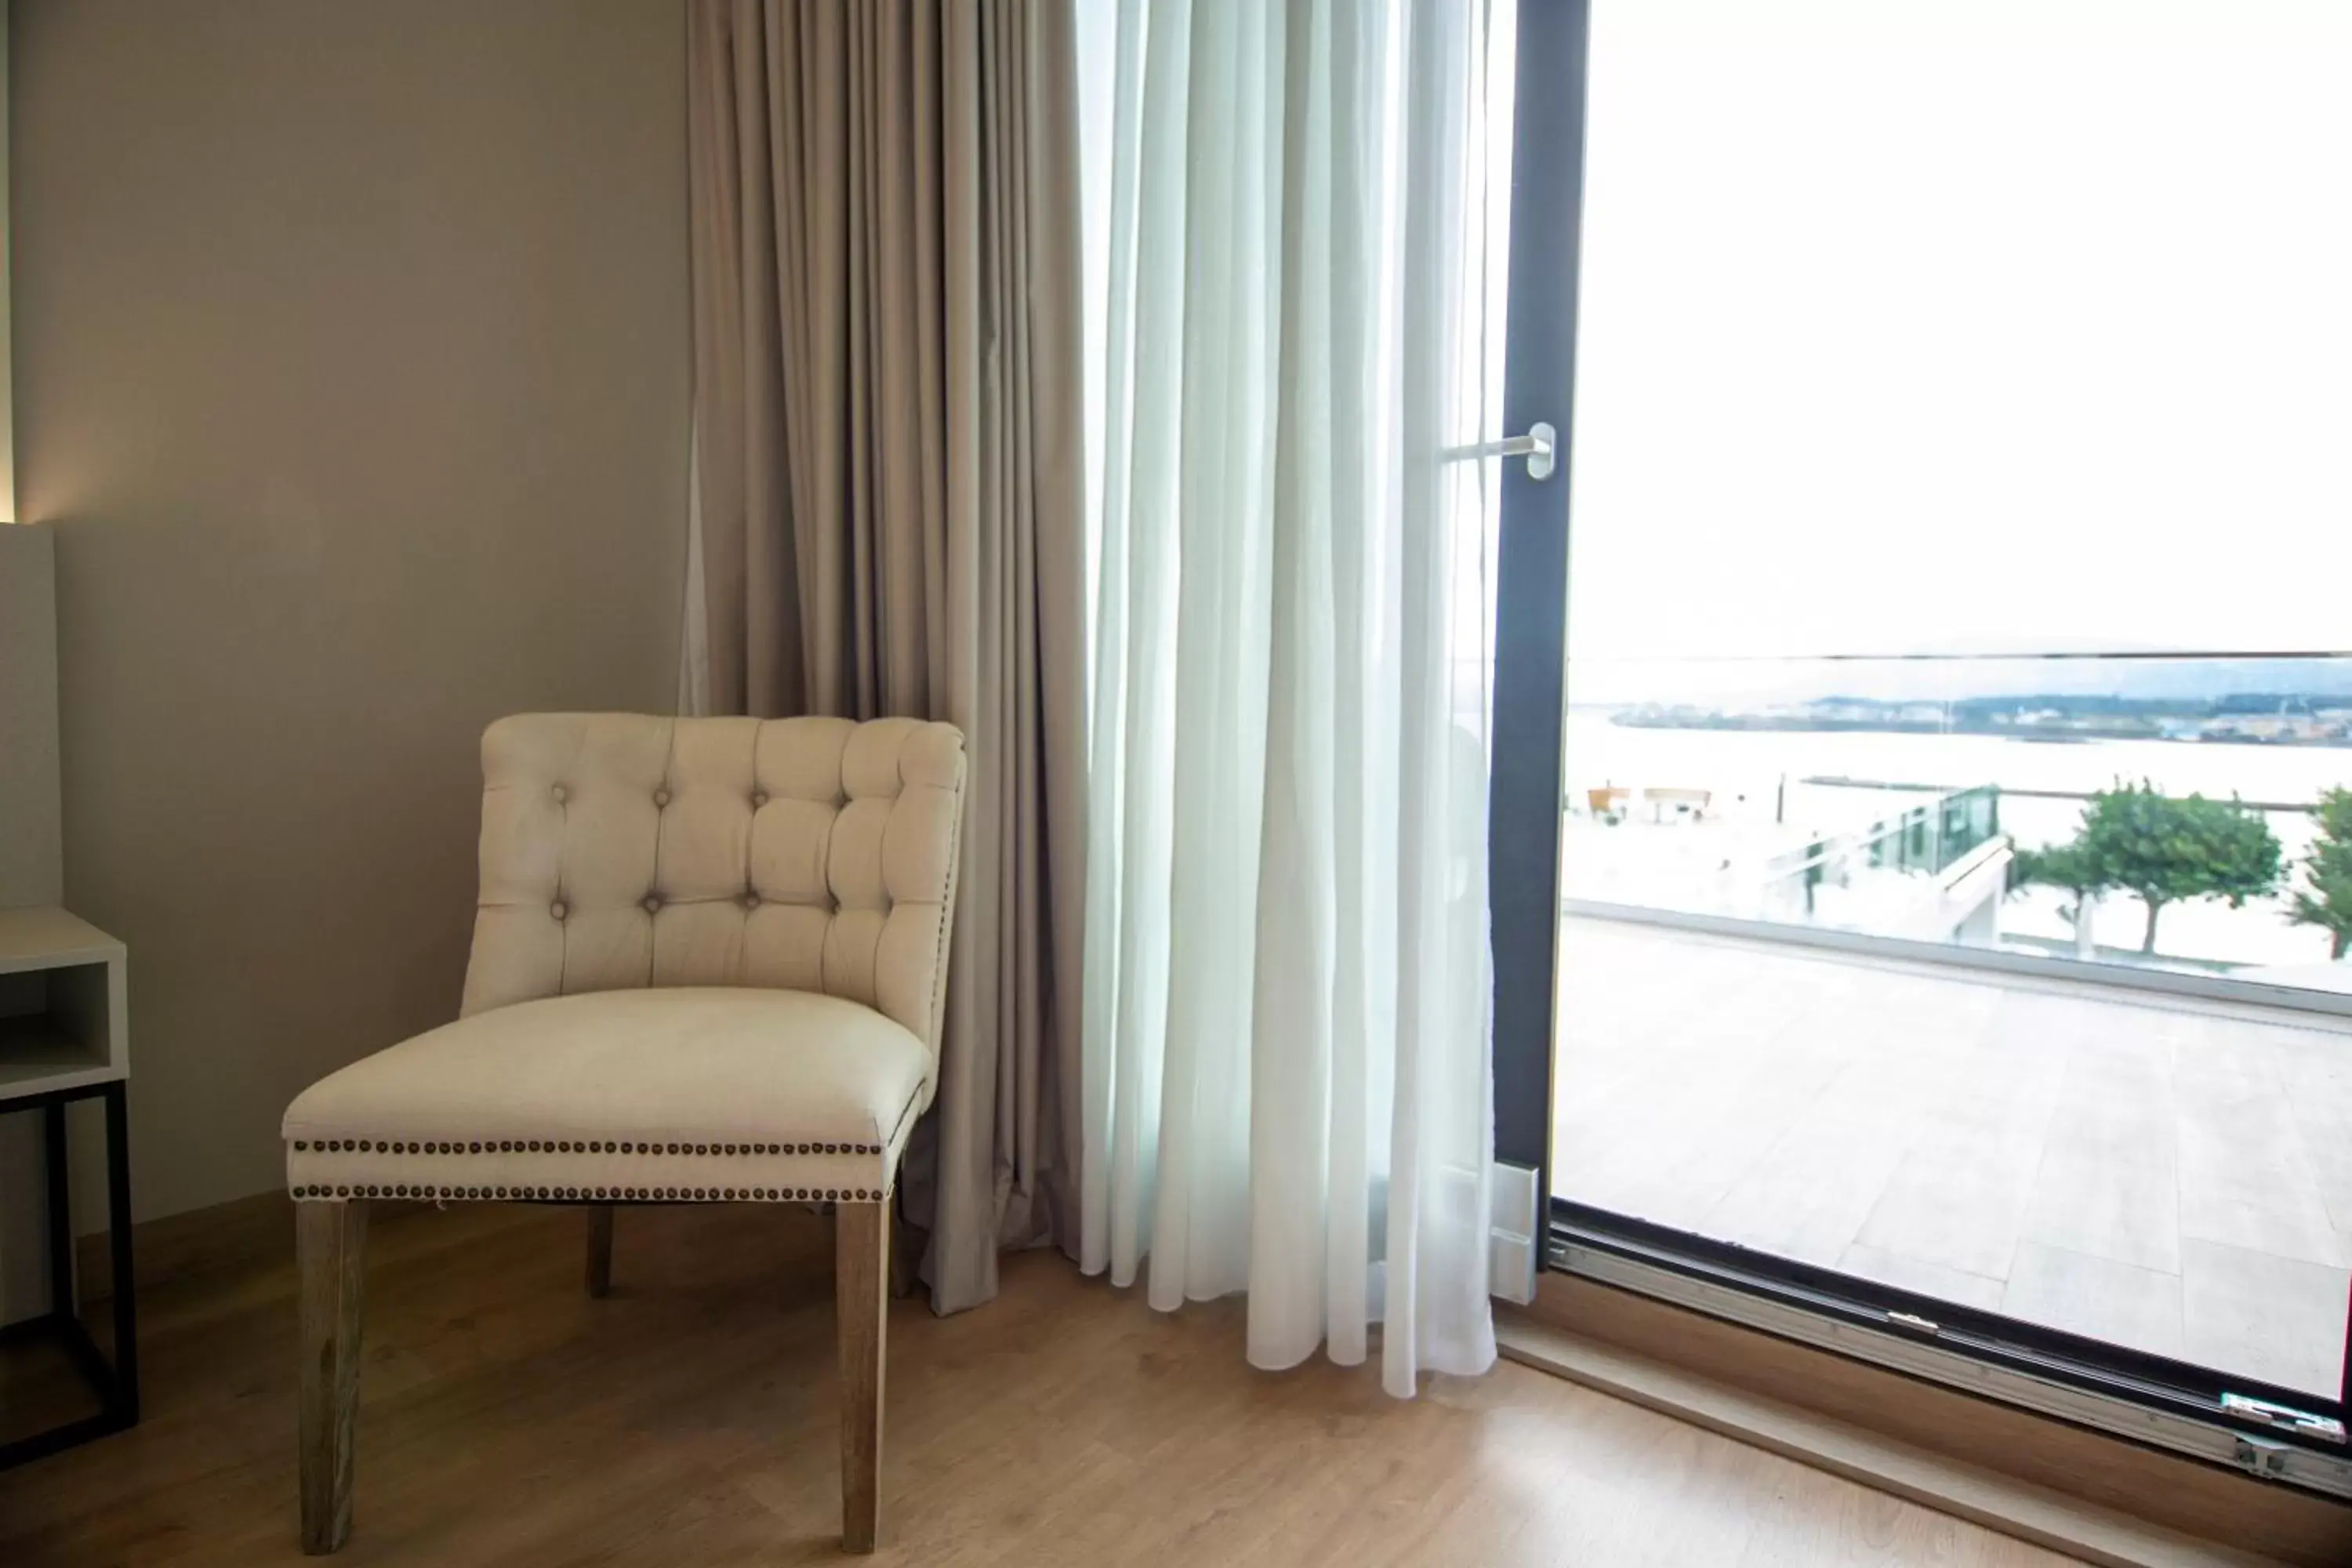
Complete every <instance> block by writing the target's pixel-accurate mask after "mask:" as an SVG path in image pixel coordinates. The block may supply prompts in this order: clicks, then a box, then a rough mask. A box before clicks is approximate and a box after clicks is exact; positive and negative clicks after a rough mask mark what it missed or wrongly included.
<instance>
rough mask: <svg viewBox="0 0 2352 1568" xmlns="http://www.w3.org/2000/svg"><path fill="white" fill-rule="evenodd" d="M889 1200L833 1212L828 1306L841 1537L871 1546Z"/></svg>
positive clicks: (878, 1492) (877, 1503)
mask: <svg viewBox="0 0 2352 1568" xmlns="http://www.w3.org/2000/svg"><path fill="white" fill-rule="evenodd" d="M889 1248H890V1205H889V1204H888V1203H887V1201H885V1202H881V1203H843V1204H840V1205H836V1206H835V1212H834V1311H835V1318H836V1323H835V1328H836V1331H837V1332H838V1334H839V1336H840V1340H841V1544H842V1546H843V1547H844V1549H845V1550H847V1551H850V1552H871V1551H873V1550H874V1543H875V1538H876V1537H877V1535H878V1534H879V1533H880V1532H881V1527H882V1339H883V1331H884V1326H885V1324H886V1322H887V1317H888V1312H889V1306H890V1298H889V1281H890V1270H889V1262H888V1253H889Z"/></svg>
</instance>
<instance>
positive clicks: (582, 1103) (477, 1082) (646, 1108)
mask: <svg viewBox="0 0 2352 1568" xmlns="http://www.w3.org/2000/svg"><path fill="white" fill-rule="evenodd" d="M931 1073H932V1057H931V1053H930V1052H929V1049H927V1048H926V1047H924V1045H923V1043H922V1041H920V1040H919V1039H917V1038H916V1037H914V1036H913V1035H912V1034H910V1033H908V1031H907V1030H906V1029H905V1028H904V1027H903V1026H900V1025H898V1024H896V1023H893V1022H892V1021H891V1020H890V1019H888V1018H886V1017H884V1016H882V1015H881V1014H879V1013H877V1012H876V1011H874V1010H873V1009H872V1008H870V1007H866V1006H862V1005H859V1004H857V1003H855V1002H848V1001H844V1000H842V999H840V998H838V997H833V996H824V995H818V994H813V993H808V992H800V991H772V990H749V989H732V988H696V989H677V990H641V991H600V992H592V993H588V994H580V995H572V996H554V997H549V998H546V999H544V1000H541V1001H536V1002H522V1003H518V1004H516V1005H513V1006H509V1007H497V1008H492V1009H490V1010H489V1011H488V1012H483V1013H477V1014H474V1015H473V1016H470V1017H467V1018H464V1019H461V1020H459V1021H458V1022H457V1023H454V1024H449V1025H446V1026H443V1027H441V1028H438V1029H435V1030H432V1031H430V1032H429V1033H426V1034H423V1035H419V1036H417V1037H415V1039H413V1040H408V1041H404V1042H403V1043H402V1044H400V1045H397V1046H394V1047H391V1048H390V1049H388V1050H383V1051H379V1052H377V1053H376V1054H375V1055H373V1056H372V1057H368V1058H363V1059H362V1060H360V1061H356V1062H353V1063H352V1065H351V1066H349V1067H347V1068H343V1069H342V1070H341V1072H338V1073H335V1074H334V1075H332V1076H331V1077H330V1078H326V1079H321V1080H320V1081H319V1082H318V1083H316V1084H313V1085H312V1086H311V1087H310V1089H306V1090H305V1091H303V1093H302V1095H301V1097H300V1098H299V1099H298V1100H295V1101H294V1103H293V1104H292V1105H291V1106H289V1108H288V1109H287V1111H286V1122H285V1135H286V1143H287V1151H286V1168H287V1179H288V1183H289V1185H290V1186H291V1187H292V1188H293V1192H294V1195H295V1196H296V1197H297V1198H303V1199H322V1198H323V1199H333V1198H353V1197H370V1198H383V1197H403V1198H431V1199H467V1198H472V1199H484V1198H488V1199H515V1198H554V1199H569V1200H573V1201H582V1200H586V1201H599V1202H614V1201H619V1202H632V1201H646V1202H694V1201H702V1202H708V1201H712V1200H719V1201H741V1200H745V1199H756V1200H761V1201H771V1202H774V1201H793V1200H806V1199H810V1198H857V1199H872V1198H879V1197H882V1196H884V1195H886V1194H887V1192H888V1191H889V1186H890V1178H891V1173H893V1172H894V1171H895V1170H896V1169H897V1167H898V1152H899V1151H900V1149H901V1148H902V1147H903V1146H904V1144H905V1142H906V1138H907V1134H908V1130H909V1129H910V1128H912V1126H913V1125H914V1121H915V1118H916V1116H917V1115H918V1114H919V1112H920V1110H922V1107H923V1105H924V1104H925V1103H926V1102H927V1101H928V1100H929V1089H930V1087H931Z"/></svg>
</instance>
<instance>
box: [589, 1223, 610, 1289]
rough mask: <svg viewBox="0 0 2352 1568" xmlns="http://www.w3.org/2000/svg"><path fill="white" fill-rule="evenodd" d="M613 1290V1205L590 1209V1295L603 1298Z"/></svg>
mask: <svg viewBox="0 0 2352 1568" xmlns="http://www.w3.org/2000/svg"><path fill="white" fill-rule="evenodd" d="M612 1288H613V1205H611V1204H592V1205H589V1208H588V1294H590V1295H591V1296H597V1297H602V1296H603V1295H604V1293H605V1292H606V1291H608V1290H610V1289H612Z"/></svg>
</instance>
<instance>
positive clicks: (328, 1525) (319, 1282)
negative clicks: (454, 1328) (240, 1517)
mask: <svg viewBox="0 0 2352 1568" xmlns="http://www.w3.org/2000/svg"><path fill="white" fill-rule="evenodd" d="M367 1211H368V1205H366V1204H365V1203H363V1202H361V1203H348V1202H347V1203H319V1202H305V1203H298V1204H296V1205H294V1255H295V1262H296V1267H297V1268H298V1270H299V1273H300V1276H301V1297H302V1304H301V1319H302V1327H301V1336H302V1393H301V1417H300V1443H301V1470H302V1550H303V1551H304V1552H309V1553H310V1554H311V1555H312V1556H318V1555H320V1554H321V1553H324V1552H333V1551H335V1550H337V1549H338V1548H340V1547H341V1545H342V1544H343V1542H345V1541H346V1540H348V1539H349V1538H350V1536H351V1533H352V1448H353V1438H354V1437H355V1436H356V1435H357V1427H358V1424H359V1412H360V1311H361V1300H362V1294H363V1292H364V1289H365V1285H366V1279H367Z"/></svg>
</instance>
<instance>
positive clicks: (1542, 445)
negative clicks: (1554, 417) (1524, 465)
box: [1438, 420, 1559, 479]
mask: <svg viewBox="0 0 2352 1568" xmlns="http://www.w3.org/2000/svg"><path fill="white" fill-rule="evenodd" d="M1558 440H1559V431H1557V430H1554V429H1553V428H1552V427H1551V426H1550V424H1549V422H1548V421H1545V420H1538V421H1537V422H1536V423H1535V424H1533V425H1531V426H1528V433H1527V434H1526V435H1524V436H1506V437H1503V438H1502V439H1501V440H1499V441H1481V442H1479V443H1478V444H1477V445H1476V446H1475V447H1446V448H1445V449H1444V451H1442V452H1440V453H1439V454H1438V457H1439V458H1441V459H1443V460H1444V461H1445V462H1448V463H1465V462H1475V461H1477V460H1478V459H1479V458H1526V459H1527V460H1528V478H1529V479H1549V478H1551V469H1552V458H1553V449H1554V445H1555V443H1557V442H1558Z"/></svg>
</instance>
